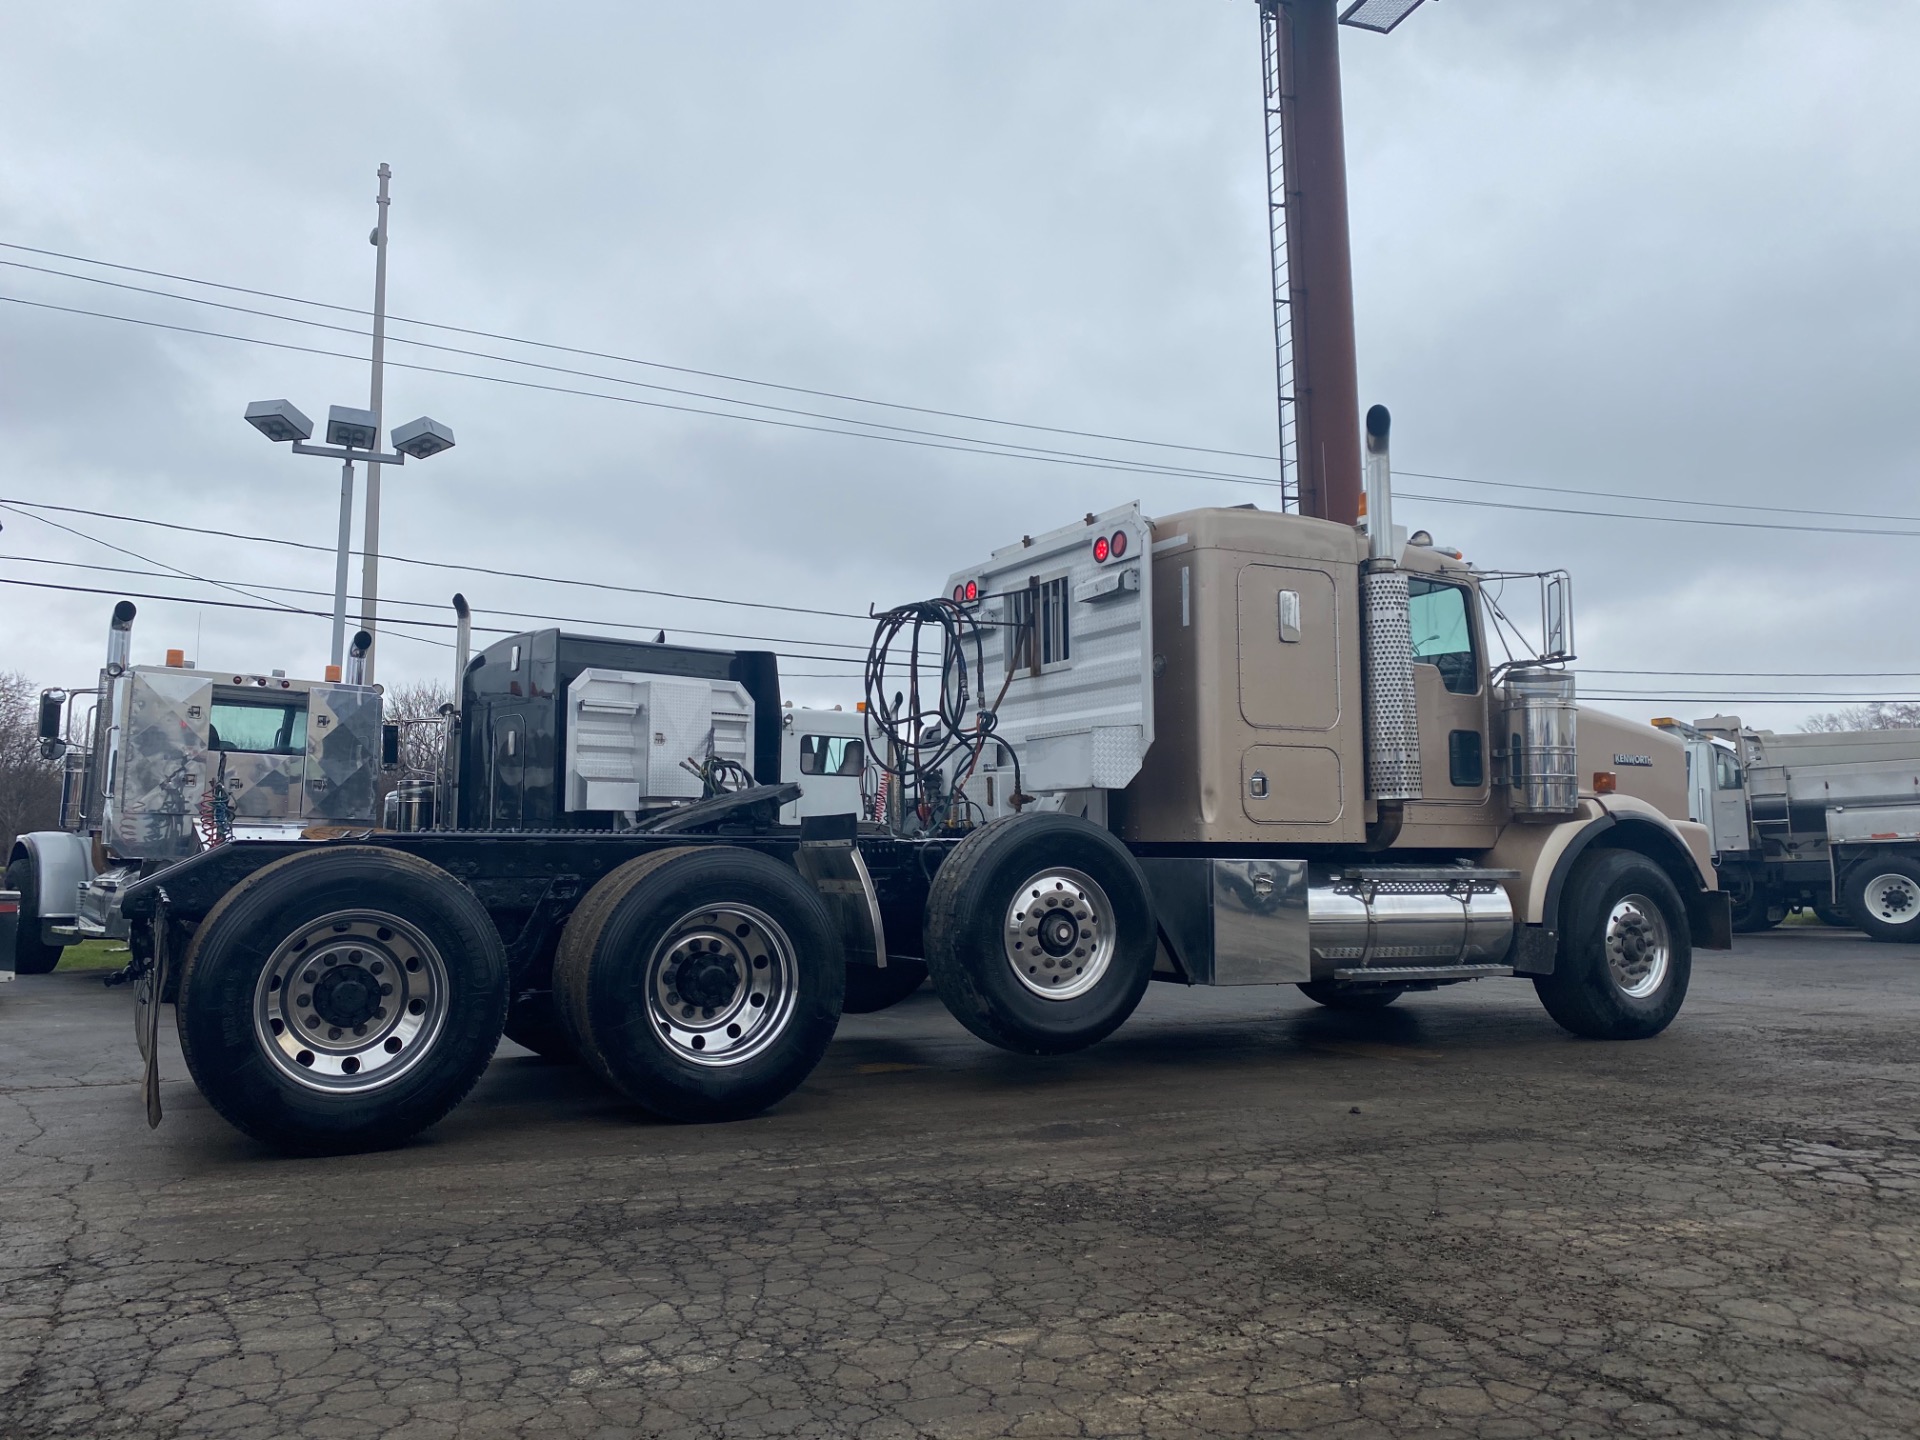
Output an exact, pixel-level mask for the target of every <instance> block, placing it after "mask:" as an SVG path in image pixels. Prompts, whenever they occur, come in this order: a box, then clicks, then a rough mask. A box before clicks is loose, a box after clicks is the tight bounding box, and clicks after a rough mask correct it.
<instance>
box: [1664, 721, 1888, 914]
mask: <svg viewBox="0 0 1920 1440" xmlns="http://www.w3.org/2000/svg"><path fill="white" fill-rule="evenodd" d="M1653 723H1654V724H1655V726H1657V727H1658V728H1660V729H1662V730H1664V731H1666V732H1667V733H1669V734H1672V735H1674V736H1677V737H1678V738H1679V739H1680V740H1681V741H1682V743H1684V744H1685V745H1686V747H1687V759H1688V771H1689V782H1688V783H1689V796H1690V804H1689V809H1690V812H1691V814H1692V815H1693V817H1694V818H1695V819H1697V820H1699V821H1701V822H1702V823H1703V824H1705V825H1706V826H1707V827H1708V829H1709V831H1710V833H1711V835H1712V844H1713V851H1714V864H1715V867H1716V868H1717V869H1718V871H1719V874H1720V885H1721V888H1722V889H1723V890H1725V891H1726V892H1727V894H1728V896H1729V898H1730V901H1731V904H1732V910H1733V925H1734V929H1735V930H1739V931H1757V930H1765V929H1769V928H1771V927H1773V926H1775V925H1778V924H1779V923H1780V922H1781V921H1782V920H1784V919H1785V918H1786V917H1787V915H1788V914H1790V913H1791V912H1793V911H1795V910H1800V909H1807V910H1811V911H1813V912H1814V914H1815V915H1816V916H1818V917H1819V919H1820V920H1821V921H1822V922H1824V923H1825V924H1828V925H1845V926H1858V927H1859V928H1860V929H1862V930H1864V931H1865V932H1866V933H1867V934H1868V935H1869V936H1871V937H1872V938H1873V939H1875V940H1885V941H1906V942H1912V941H1920V730H1842V731H1828V732H1821V731H1816V732H1811V733H1808V734H1800V735H1794V734H1784V735H1783V734H1779V733H1776V732H1775V731H1772V730H1761V729H1756V728H1754V727H1752V726H1749V725H1746V724H1744V723H1743V722H1742V721H1741V719H1740V717H1739V716H1737V715H1714V716H1709V717H1707V718H1705V719H1701V720H1696V721H1694V722H1693V723H1692V724H1690V725H1689V724H1687V723H1686V722H1684V721H1680V720H1674V719H1670V718H1662V719H1659V720H1656V721H1654V722H1653Z"/></svg>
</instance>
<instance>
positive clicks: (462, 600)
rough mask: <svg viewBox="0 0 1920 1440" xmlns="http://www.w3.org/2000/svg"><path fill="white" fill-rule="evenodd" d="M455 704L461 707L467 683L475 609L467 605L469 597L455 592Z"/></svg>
mask: <svg viewBox="0 0 1920 1440" xmlns="http://www.w3.org/2000/svg"><path fill="white" fill-rule="evenodd" d="M453 615H454V620H455V624H454V627H453V704H454V708H455V709H458V708H459V707H460V687H461V686H462V685H464V684H465V683H466V679H467V660H468V658H469V656H470V655H471V653H472V651H473V611H472V610H471V609H469V608H468V607H467V597H466V596H464V595H461V594H457V593H456V594H455V595H454V597H453Z"/></svg>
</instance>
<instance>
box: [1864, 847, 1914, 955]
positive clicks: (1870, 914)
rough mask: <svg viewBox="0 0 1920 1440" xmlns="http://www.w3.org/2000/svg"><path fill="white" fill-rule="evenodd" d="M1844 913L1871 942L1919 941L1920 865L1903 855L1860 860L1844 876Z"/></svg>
mask: <svg viewBox="0 0 1920 1440" xmlns="http://www.w3.org/2000/svg"><path fill="white" fill-rule="evenodd" d="M1847 913H1848V914H1849V915H1850V916H1851V917H1852V919H1853V923H1854V924H1856V925H1858V926H1859V927H1860V928H1861V929H1862V930H1864V931H1866V932H1867V936H1868V938H1870V939H1873V940H1884V941H1888V942H1891V943H1899V942H1902V941H1914V940H1920V864H1916V863H1915V862H1914V861H1912V860H1910V859H1908V858H1907V857H1906V856H1904V855H1889V856H1887V857H1885V858H1884V859H1868V860H1862V861H1861V862H1860V863H1859V864H1857V865H1855V866H1854V867H1853V870H1852V873H1850V874H1849V875H1848V876H1847Z"/></svg>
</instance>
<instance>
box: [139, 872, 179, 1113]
mask: <svg viewBox="0 0 1920 1440" xmlns="http://www.w3.org/2000/svg"><path fill="white" fill-rule="evenodd" d="M171 910H172V905H171V902H169V901H168V899H167V892H166V891H165V890H162V891H161V892H160V893H159V895H158V897H157V898H156V899H155V901H154V906H153V961H152V963H151V964H149V965H148V966H147V972H146V974H144V975H142V976H141V977H140V979H139V982H138V983H137V984H136V986H135V987H134V992H133V1034H134V1038H135V1039H136V1040H138V1041H139V1042H140V1058H141V1059H142V1060H144V1061H145V1062H146V1068H145V1071H144V1072H143V1074H142V1075H141V1078H140V1093H141V1095H142V1097H143V1098H144V1099H145V1100H146V1102H147V1128H148V1129H149V1130H152V1129H154V1128H156V1127H157V1126H158V1125H159V1124H160V997H161V996H162V995H164V994H165V993H166V988H167V927H168V922H169V920H170V918H171V915H170V912H171Z"/></svg>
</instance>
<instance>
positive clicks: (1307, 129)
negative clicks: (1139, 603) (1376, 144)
mask: <svg viewBox="0 0 1920 1440" xmlns="http://www.w3.org/2000/svg"><path fill="white" fill-rule="evenodd" d="M1259 3H1260V59H1261V70H1262V77H1263V79H1264V81H1265V84H1266V115H1267V223H1268V227H1269V231H1268V238H1269V241H1270V244H1271V250H1272V265H1273V333H1274V361H1275V372H1276V378H1277V380H1278V382H1279V392H1280V486H1281V490H1280V494H1281V503H1282V504H1283V505H1284V504H1286V503H1287V501H1289V500H1294V501H1295V502H1296V506H1297V508H1298V510H1299V512H1300V513H1301V514H1302V515H1313V516H1317V517H1319V518H1320V519H1323V520H1337V521H1339V522H1340V523H1341V524H1343V525H1352V524H1354V523H1356V522H1357V521H1358V520H1359V518H1360V507H1361V486H1360V378H1359V372H1358V367H1357V364H1356V362H1355V356H1354V338H1353V254H1352V249H1351V246H1350V243H1349V240H1348V234H1347V142H1346V134H1345V129H1344V126H1343V124H1342V121H1341V114H1340V27H1341V26H1342V25H1347V26H1351V27H1353V28H1354V29H1356V30H1370V31H1372V32H1373V33H1374V34H1376V35H1389V34H1391V33H1392V32H1393V31H1394V30H1395V29H1396V28H1398V26H1399V25H1400V22H1401V21H1403V20H1405V19H1406V18H1407V16H1409V15H1411V14H1412V13H1413V12H1414V11H1415V10H1417V9H1419V8H1420V6H1421V4H1422V3H1424V0H1259ZM1341 5H1344V6H1345V8H1344V9H1341V8H1338V7H1339V6H1341ZM1289 469H1291V471H1292V473H1291V474H1289V473H1288V472H1289Z"/></svg>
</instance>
